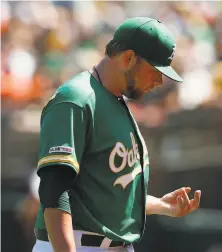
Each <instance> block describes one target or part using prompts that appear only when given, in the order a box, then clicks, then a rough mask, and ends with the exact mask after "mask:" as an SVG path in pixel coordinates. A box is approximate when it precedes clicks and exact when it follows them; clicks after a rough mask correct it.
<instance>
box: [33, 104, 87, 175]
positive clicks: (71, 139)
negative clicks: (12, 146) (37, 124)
mask: <svg viewBox="0 0 222 252" xmlns="http://www.w3.org/2000/svg"><path fill="white" fill-rule="evenodd" d="M86 127H87V116H86V111H85V110H84V109H83V108H81V107H79V106H77V105H75V104H73V103H59V104H56V105H55V106H53V107H51V108H50V109H48V110H47V112H45V113H44V115H42V119H41V129H40V141H39V158H38V166H37V169H38V170H37V173H38V172H39V171H40V169H43V168H44V167H47V166H52V165H65V166H67V167H70V168H71V169H73V170H74V171H75V172H76V173H77V174H78V173H79V171H80V162H81V158H82V156H83V152H84V149H85V145H86V132H87V128H86ZM38 174H39V173H38Z"/></svg>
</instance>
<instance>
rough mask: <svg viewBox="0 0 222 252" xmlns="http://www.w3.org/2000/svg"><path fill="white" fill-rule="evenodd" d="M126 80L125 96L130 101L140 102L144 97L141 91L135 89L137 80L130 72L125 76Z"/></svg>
mask: <svg viewBox="0 0 222 252" xmlns="http://www.w3.org/2000/svg"><path fill="white" fill-rule="evenodd" d="M125 78H126V83H127V84H126V85H127V86H126V90H125V91H124V93H123V95H125V96H126V97H127V98H128V99H132V100H138V99H140V98H141V97H142V96H143V93H142V92H141V90H139V89H137V88H135V80H134V78H133V76H132V74H131V72H128V73H126V74H125Z"/></svg>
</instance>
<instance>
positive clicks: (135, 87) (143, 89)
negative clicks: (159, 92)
mask: <svg viewBox="0 0 222 252" xmlns="http://www.w3.org/2000/svg"><path fill="white" fill-rule="evenodd" d="M125 79H126V83H127V87H126V90H125V92H124V95H125V96H126V97H127V98H129V99H133V100H138V99H140V98H141V97H142V96H143V95H144V94H145V93H147V92H148V91H150V90H151V89H153V88H154V87H156V86H160V85H162V83H163V82H162V73H160V72H159V71H158V70H156V69H155V68H154V67H153V66H151V65H150V64H148V63H147V62H146V61H145V60H143V59H141V58H139V60H138V61H137V63H136V65H135V66H134V67H133V68H132V69H131V70H130V71H128V72H127V73H126V74H125Z"/></svg>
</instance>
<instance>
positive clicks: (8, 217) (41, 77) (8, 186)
mask: <svg viewBox="0 0 222 252" xmlns="http://www.w3.org/2000/svg"><path fill="white" fill-rule="evenodd" d="M133 16H148V17H151V18H156V19H159V20H161V21H162V22H164V23H165V24H166V25H167V26H168V28H169V29H170V30H171V31H172V33H173V34H174V35H175V37H176V41H177V49H176V56H175V58H174V61H173V67H174V68H175V69H176V70H177V72H178V73H180V75H181V76H182V77H183V79H184V82H183V83H181V84H177V83H175V82H173V81H171V80H169V79H166V78H164V85H163V86H162V87H160V88H157V89H155V90H153V91H151V92H150V93H148V94H147V95H145V97H144V98H143V99H141V100H140V101H138V102H132V101H129V102H128V104H129V106H130V108H131V110H132V112H133V114H134V116H135V118H136V120H137V122H138V123H139V126H140V129H141V131H142V133H143V135H144V137H145V141H146V143H147V146H148V150H149V155H150V163H151V174H150V185H149V192H150V194H153V195H155V196H161V195H163V194H165V193H167V192H169V191H171V190H174V189H176V188H178V187H180V186H184V185H188V186H191V187H192V188H193V190H196V189H201V190H202V202H201V209H200V210H199V211H197V212H195V213H193V214H190V215H189V216H187V217H185V218H182V219H172V218H167V217H161V216H151V217H148V219H147V225H146V226H147V228H146V232H145V236H144V238H143V240H142V241H141V242H140V243H139V244H137V245H136V252H143V251H144V252H145V251H147V252H148V251H152V252H163V251H164V252H185V251H186V252H188V251H189V252H191V251H193V252H221V251H222V196H221V195H222V182H221V181H222V2H221V1H218V2H211V1H209V2H206V1H201V2H185V1H184V2H183V1H182V2H169V1H167V2H163V1H155V2H151V1H147V2H139V1H129V2H127V1H123V2H121V1H114V2H112V1H105V2H102V1H91V2H86V1H82V2H81V1H75V2H72V1H70V2H68V1H16V2H12V1H3V2H1V45H2V46H1V73H2V74H1V126H2V135H1V140H2V141H1V147H2V153H1V157H2V159H1V161H2V208H1V213H2V218H1V224H2V226H1V228H2V232H1V234H2V238H1V243H2V251H3V252H12V251H17V252H30V251H31V248H32V246H33V243H34V233H33V225H34V221H35V215H36V211H37V208H38V205H39V199H38V183H39V180H38V177H37V176H36V174H35V169H36V164H37V151H38V137H39V122H40V114H41V110H42V108H43V106H44V104H45V103H46V102H47V100H48V99H49V97H50V96H51V95H52V94H53V93H54V91H55V90H56V89H57V88H58V87H59V86H60V85H61V84H62V83H63V82H64V81H66V80H68V79H69V78H71V77H72V76H73V75H75V74H76V73H79V72H81V71H84V70H86V69H90V68H92V66H93V65H94V64H96V63H97V62H98V61H99V60H100V59H101V58H102V57H103V55H104V49H105V45H106V43H107V42H108V41H109V40H110V39H111V38H112V34H113V32H114V31H115V29H116V28H117V26H118V25H119V24H120V23H121V22H122V21H123V20H124V19H125V18H128V17H133ZM191 196H192V195H191Z"/></svg>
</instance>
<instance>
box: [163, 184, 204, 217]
mask: <svg viewBox="0 0 222 252" xmlns="http://www.w3.org/2000/svg"><path fill="white" fill-rule="evenodd" d="M190 191H191V188H190V187H182V188H180V189H178V190H176V191H173V192H171V193H168V194H165V195H164V196H163V197H162V198H160V200H161V201H162V202H163V203H164V204H167V205H168V210H167V213H166V215H168V216H171V217H183V216H185V215H187V214H188V213H190V212H193V211H195V210H196V209H198V208H199V205H200V197H201V191H200V190H198V191H195V193H194V198H193V199H189V196H188V193H189V192H190Z"/></svg>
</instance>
